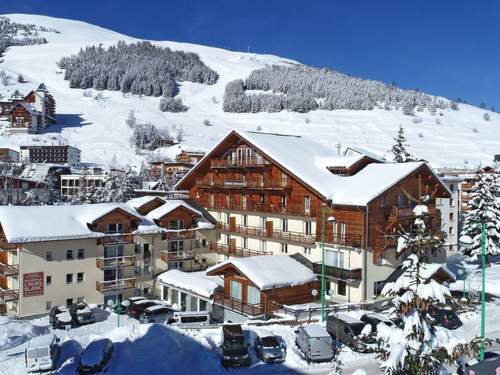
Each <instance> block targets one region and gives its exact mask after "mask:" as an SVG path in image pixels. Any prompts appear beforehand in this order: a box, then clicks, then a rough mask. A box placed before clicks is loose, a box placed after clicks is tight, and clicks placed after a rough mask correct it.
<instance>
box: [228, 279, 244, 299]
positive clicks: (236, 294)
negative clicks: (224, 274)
mask: <svg viewBox="0 0 500 375" xmlns="http://www.w3.org/2000/svg"><path fill="white" fill-rule="evenodd" d="M230 288H231V290H230V293H231V298H234V299H237V300H238V301H241V300H242V297H243V293H242V290H243V288H242V285H241V283H240V282H238V281H234V280H231V283H230Z"/></svg>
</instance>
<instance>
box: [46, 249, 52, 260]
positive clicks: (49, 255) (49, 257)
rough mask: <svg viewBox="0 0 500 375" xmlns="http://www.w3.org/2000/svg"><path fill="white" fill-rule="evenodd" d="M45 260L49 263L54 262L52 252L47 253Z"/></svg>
mask: <svg viewBox="0 0 500 375" xmlns="http://www.w3.org/2000/svg"><path fill="white" fill-rule="evenodd" d="M45 260H46V261H47V262H52V260H53V259H52V251H47V252H46V253H45Z"/></svg>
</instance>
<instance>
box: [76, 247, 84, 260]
mask: <svg viewBox="0 0 500 375" xmlns="http://www.w3.org/2000/svg"><path fill="white" fill-rule="evenodd" d="M77 252H78V253H77V258H78V259H85V249H78V250H77Z"/></svg>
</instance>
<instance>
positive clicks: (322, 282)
mask: <svg viewBox="0 0 500 375" xmlns="http://www.w3.org/2000/svg"><path fill="white" fill-rule="evenodd" d="M330 205H331V201H330V200H329V201H328V206H330ZM325 212H326V205H323V206H321V321H322V322H324V321H325ZM328 222H329V223H334V222H335V218H334V217H333V216H330V217H329V218H328Z"/></svg>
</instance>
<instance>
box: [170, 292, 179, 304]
mask: <svg viewBox="0 0 500 375" xmlns="http://www.w3.org/2000/svg"><path fill="white" fill-rule="evenodd" d="M170 302H171V303H172V305H176V304H178V303H179V291H178V290H172V291H171V293H170Z"/></svg>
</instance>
